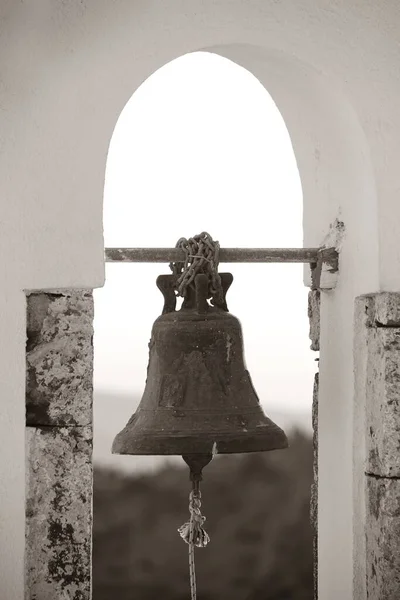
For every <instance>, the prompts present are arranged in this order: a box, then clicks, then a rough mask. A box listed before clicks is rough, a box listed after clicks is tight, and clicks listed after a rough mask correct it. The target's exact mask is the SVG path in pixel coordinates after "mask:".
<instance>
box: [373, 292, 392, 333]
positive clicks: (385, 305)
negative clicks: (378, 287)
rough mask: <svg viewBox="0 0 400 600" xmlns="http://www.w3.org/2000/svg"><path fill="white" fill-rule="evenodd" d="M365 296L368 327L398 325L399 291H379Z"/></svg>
mask: <svg viewBox="0 0 400 600" xmlns="http://www.w3.org/2000/svg"><path fill="white" fill-rule="evenodd" d="M367 298H369V305H368V317H369V325H370V327H400V293H395V292H381V293H378V294H371V295H370V296H367Z"/></svg>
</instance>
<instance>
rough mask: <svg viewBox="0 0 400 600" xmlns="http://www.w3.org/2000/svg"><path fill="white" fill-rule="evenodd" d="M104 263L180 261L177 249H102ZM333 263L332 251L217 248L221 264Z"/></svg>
mask: <svg viewBox="0 0 400 600" xmlns="http://www.w3.org/2000/svg"><path fill="white" fill-rule="evenodd" d="M105 258H106V262H140V263H141V262H155V263H168V262H183V261H184V260H185V253H184V252H183V250H181V249H180V248H106V249H105ZM318 259H320V260H321V259H322V260H323V261H325V260H327V261H335V260H337V252H336V250H335V249H334V248H321V249H320V248H221V250H220V252H219V261H220V262H221V263H239V262H242V263H317V262H318Z"/></svg>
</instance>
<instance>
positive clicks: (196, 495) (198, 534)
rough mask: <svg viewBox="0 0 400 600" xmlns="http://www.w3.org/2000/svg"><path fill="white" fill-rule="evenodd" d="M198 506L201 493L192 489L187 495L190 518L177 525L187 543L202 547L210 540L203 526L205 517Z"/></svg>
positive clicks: (199, 505)
mask: <svg viewBox="0 0 400 600" xmlns="http://www.w3.org/2000/svg"><path fill="white" fill-rule="evenodd" d="M200 508H201V493H200V492H199V491H195V490H192V491H191V492H190V495H189V512H190V519H189V521H187V522H186V523H184V524H183V525H182V526H181V527H179V529H178V532H179V534H180V536H181V538H182V539H183V540H185V542H186V543H187V544H194V545H195V546H197V547H198V548H204V547H205V546H207V544H208V542H209V541H210V536H209V535H208V533H207V532H206V531H205V530H204V528H203V524H204V521H205V520H206V518H205V517H204V516H203V515H202V514H201V510H200Z"/></svg>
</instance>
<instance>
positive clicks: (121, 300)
mask: <svg viewBox="0 0 400 600" xmlns="http://www.w3.org/2000/svg"><path fill="white" fill-rule="evenodd" d="M202 231H208V232H209V233H210V235H211V236H212V237H213V239H215V240H218V241H219V242H220V245H221V247H264V248H265V247H271V248H272V247H301V246H302V245H303V241H302V190H301V183H300V177H299V173H298V169H297V165H296V159H295V156H294V153H293V148H292V145H291V141H290V137H289V133H288V131H287V129H286V126H285V123H284V121H283V118H282V116H281V114H280V113H279V110H278V108H277V107H276V105H275V103H274V101H273V100H272V98H271V97H270V95H269V94H268V92H267V90H266V89H265V88H264V87H263V86H262V85H261V83H260V82H259V81H258V80H257V79H256V78H255V77H254V76H253V75H252V74H251V73H249V72H248V71H247V70H245V69H243V68H242V67H240V66H238V65H236V64H235V63H233V62H231V61H229V60H228V59H225V58H222V57H220V56H218V55H215V54H211V53H206V52H197V53H193V54H188V55H185V56H182V57H180V58H178V59H176V60H174V61H172V62H170V63H168V64H167V65H165V66H164V67H162V68H161V69H159V70H158V71H156V72H155V73H154V74H153V75H152V76H151V77H149V78H148V79H147V80H146V81H145V82H144V83H143V84H142V85H141V86H140V87H139V89H138V90H137V91H136V92H135V93H134V94H133V96H132V97H131V99H130V100H129V102H128V103H127V104H126V106H125V108H124V109H123V111H122V113H121V115H120V117H119V119H118V122H117V124H116V127H115V130H114V133H113V135H112V138H111V143H110V148H109V154H108V159H107V168H106V178H105V190H104V236H105V246H106V247H111V246H119V247H124V246H129V247H142V246H144V247H151V246H158V247H160V246H163V247H174V246H175V244H176V242H177V240H178V239H179V238H180V237H186V238H188V237H191V236H193V235H195V234H198V233H201V232H202ZM219 271H220V272H224V271H230V272H232V273H233V276H234V282H233V284H232V287H231V288H230V290H229V292H228V296H227V301H228V307H229V310H230V312H232V313H233V314H234V315H235V316H237V317H238V318H239V319H240V321H241V324H242V328H243V337H244V347H245V355H246V363H247V367H248V369H249V371H250V374H251V377H252V380H253V383H254V387H255V389H256V390H257V393H258V395H259V398H260V402H261V403H262V405H263V407H264V409H265V411H266V412H267V413H268V409H271V410H272V411H278V412H282V413H291V414H295V413H309V412H310V411H311V402H312V386H313V376H314V373H315V371H316V362H315V358H316V355H315V353H313V352H312V351H311V350H310V349H309V347H310V341H309V338H308V318H307V293H308V289H307V288H306V287H304V285H303V266H302V265H291V264H232V265H229V264H221V265H220V268H219ZM169 272H170V271H169V267H168V265H167V264H165V265H164V264H107V265H106V283H105V286H104V287H103V288H101V289H99V290H96V291H95V338H94V343H95V369H94V385H95V395H96V394H97V395H98V396H100V395H101V394H102V393H107V395H108V396H109V397H115V399H116V400H115V402H116V403H117V398H122V397H123V398H125V399H126V400H124V406H123V408H122V414H123V419H125V415H126V418H128V417H129V416H130V414H131V413H132V412H134V409H135V408H136V404H137V398H138V397H140V395H141V393H142V391H143V387H144V383H145V378H146V368H147V361H148V342H149V339H150V332H151V326H152V323H153V321H154V320H155V319H156V318H157V316H159V314H160V313H161V310H162V306H163V301H162V296H161V293H160V292H159V290H158V289H157V287H156V285H155V280H156V277H157V275H159V274H161V273H169ZM130 398H131V399H132V401H130ZM116 405H117V404H115V406H116ZM104 409H105V410H104ZM103 413H104V417H99V420H101V419H103V420H102V423H101V426H102V427H103V428H105V427H107V422H106V416H107V409H106V407H103V409H102V410H100V408H99V414H103ZM121 418H122V417H121ZM103 421H104V422H103ZM113 433H114V434H115V433H117V431H115V432H113Z"/></svg>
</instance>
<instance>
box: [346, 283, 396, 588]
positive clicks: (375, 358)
mask: <svg viewBox="0 0 400 600" xmlns="http://www.w3.org/2000/svg"><path fill="white" fill-rule="evenodd" d="M357 319H358V322H362V323H363V326H364V332H362V331H361V332H359V339H360V340H361V343H359V344H358V345H356V346H355V349H356V352H357V353H359V355H360V356H359V357H358V362H359V364H361V363H362V364H363V368H362V375H363V377H364V379H365V381H364V382H358V385H360V386H362V388H363V390H364V392H363V396H364V405H363V410H364V416H363V426H364V435H363V443H364V451H365V472H364V483H363V490H364V492H363V493H364V498H365V545H366V547H365V561H366V565H365V577H366V586H365V589H366V597H367V598H368V599H369V600H398V598H399V597H400V293H386V292H383V293H380V294H372V295H368V296H362V297H360V298H357V300H356V320H357ZM356 322H357V321H356ZM360 357H361V361H360ZM356 358H357V357H356ZM360 441H361V440H360Z"/></svg>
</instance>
